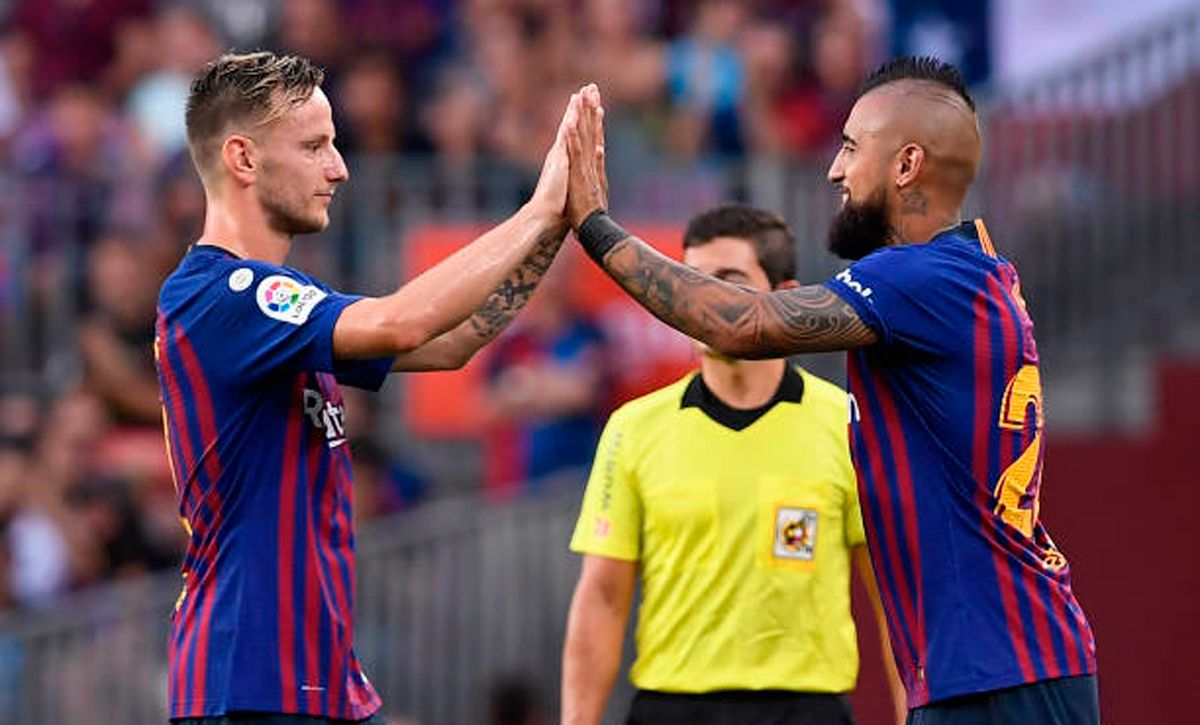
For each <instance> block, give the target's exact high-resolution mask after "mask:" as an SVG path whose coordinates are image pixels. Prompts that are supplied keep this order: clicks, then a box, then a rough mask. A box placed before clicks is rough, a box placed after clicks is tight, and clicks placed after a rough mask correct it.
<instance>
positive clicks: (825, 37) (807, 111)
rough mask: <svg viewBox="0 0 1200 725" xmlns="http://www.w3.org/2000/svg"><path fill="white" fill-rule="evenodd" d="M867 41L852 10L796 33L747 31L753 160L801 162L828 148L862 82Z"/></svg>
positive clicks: (767, 27)
mask: <svg viewBox="0 0 1200 725" xmlns="http://www.w3.org/2000/svg"><path fill="white" fill-rule="evenodd" d="M866 36H867V29H866V25H865V22H864V21H863V19H862V17H861V16H860V15H859V14H858V13H857V12H855V11H854V10H849V9H847V10H832V11H828V12H826V13H825V14H824V15H822V16H821V17H819V18H816V19H815V21H814V22H813V23H812V24H811V25H809V26H805V27H803V28H800V29H799V33H797V32H796V29H794V28H789V27H786V26H783V25H779V24H776V23H769V22H761V23H756V24H755V25H754V26H753V27H752V28H751V29H750V30H748V31H747V33H746V34H745V36H744V38H743V39H742V48H743V52H744V56H745V58H746V67H747V78H748V81H747V104H746V118H747V123H746V126H747V128H746V132H747V134H746V135H747V143H748V145H749V147H750V151H751V152H752V153H754V154H757V155H764V156H779V155H786V156H793V157H794V156H800V157H804V156H813V155H817V154H824V153H826V152H827V151H828V150H829V149H830V148H831V147H832V145H833V144H834V143H835V142H836V140H837V139H838V136H839V134H840V132H841V122H842V119H843V118H845V116H846V114H847V112H848V111H849V109H850V106H851V105H852V101H853V98H854V91H855V89H856V88H857V86H858V80H859V79H860V78H861V77H862V74H863V69H864V62H865V61H866V57H867V50H866V49H867V42H866ZM805 37H807V38H808V42H807V43H803V44H801V43H802V40H800V41H798V39H802V38H805Z"/></svg>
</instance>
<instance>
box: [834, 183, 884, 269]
mask: <svg viewBox="0 0 1200 725" xmlns="http://www.w3.org/2000/svg"><path fill="white" fill-rule="evenodd" d="M890 236H891V227H890V226H889V225H888V198H887V190H886V189H879V190H878V191H876V192H875V193H873V194H871V195H870V196H869V197H867V200H866V201H864V202H862V203H860V204H856V203H854V202H851V201H848V202H846V203H845V204H844V205H843V206H842V208H841V209H839V210H838V213H837V214H835V215H834V217H833V221H831V222H829V239H828V244H829V251H830V252H833V253H834V254H836V255H837V256H839V257H841V258H842V259H849V260H852V261H854V260H859V259H862V258H863V257H865V256H867V255H868V254H870V253H871V252H874V251H875V250H876V249H879V248H880V247H884V246H887V243H888V238H889V237H890Z"/></svg>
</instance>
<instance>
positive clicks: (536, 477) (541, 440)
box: [484, 254, 608, 499]
mask: <svg viewBox="0 0 1200 725" xmlns="http://www.w3.org/2000/svg"><path fill="white" fill-rule="evenodd" d="M571 263H572V257H570V256H567V255H566V254H564V255H562V256H560V257H559V259H558V260H557V261H556V262H555V264H554V266H553V267H551V268H550V271H549V273H547V275H546V277H545V278H544V279H543V280H542V285H541V288H540V289H539V290H538V293H537V295H535V296H534V298H533V300H532V301H531V302H530V304H529V307H527V308H526V310H525V312H524V314H523V315H522V316H521V318H520V319H518V321H517V322H516V323H515V324H514V325H513V326H512V328H511V329H510V331H509V333H508V334H507V335H505V336H504V337H501V338H500V339H499V340H497V341H496V342H495V343H493V345H494V347H493V350H492V352H493V354H492V355H491V356H490V357H489V358H488V365H487V382H486V401H485V407H486V409H487V412H488V417H489V420H490V421H491V425H490V430H489V434H488V435H487V437H486V441H485V449H486V451H485V459H486V462H485V465H484V468H485V470H484V486H485V489H486V490H487V491H488V493H489V494H492V495H493V496H495V497H498V498H500V499H505V498H507V497H510V496H512V495H514V494H515V493H517V492H518V488H517V487H518V486H520V485H522V484H525V485H527V486H528V488H527V491H528V492H531V493H537V492H540V491H541V490H543V489H545V488H547V487H548V486H550V485H552V484H553V483H556V482H557V481H558V480H559V479H565V480H566V481H568V482H571V483H576V484H579V485H582V483H583V477H584V476H585V475H586V469H587V466H588V465H589V463H590V462H591V454H592V451H593V450H594V448H595V445H596V440H597V439H598V438H599V436H600V429H601V427H602V426H603V424H604V413H605V409H604V406H605V403H606V392H607V389H608V385H607V378H606V376H605V370H606V360H605V357H606V356H605V341H604V336H603V333H602V332H601V331H600V328H599V327H597V325H596V324H595V323H594V322H592V321H591V320H590V319H588V318H587V317H586V316H584V315H583V314H582V313H580V312H579V311H578V310H577V309H576V308H575V307H574V306H573V305H572V303H571V299H570V293H571V288H570V284H571V279H572V278H571V276H570V266H571Z"/></svg>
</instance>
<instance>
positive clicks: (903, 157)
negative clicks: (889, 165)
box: [895, 143, 925, 189]
mask: <svg viewBox="0 0 1200 725" xmlns="http://www.w3.org/2000/svg"><path fill="white" fill-rule="evenodd" d="M924 166H925V149H924V148H922V147H921V146H920V145H919V144H915V143H907V144H905V145H904V146H902V147H901V148H900V150H899V151H898V152H896V160H895V182H896V188H899V189H903V188H904V187H906V186H908V185H910V184H912V183H913V182H914V181H916V180H917V177H918V176H920V174H921V169H922V168H924Z"/></svg>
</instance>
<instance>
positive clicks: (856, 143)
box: [842, 132, 858, 146]
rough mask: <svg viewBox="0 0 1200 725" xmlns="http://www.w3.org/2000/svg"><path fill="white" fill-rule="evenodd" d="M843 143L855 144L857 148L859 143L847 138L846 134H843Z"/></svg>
mask: <svg viewBox="0 0 1200 725" xmlns="http://www.w3.org/2000/svg"><path fill="white" fill-rule="evenodd" d="M842 143H849V144H854V145H855V146H857V145H858V142H857V141H855V140H854V139H852V138H850V137H849V136H847V135H846V134H845V132H843V133H842Z"/></svg>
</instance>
